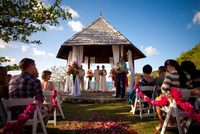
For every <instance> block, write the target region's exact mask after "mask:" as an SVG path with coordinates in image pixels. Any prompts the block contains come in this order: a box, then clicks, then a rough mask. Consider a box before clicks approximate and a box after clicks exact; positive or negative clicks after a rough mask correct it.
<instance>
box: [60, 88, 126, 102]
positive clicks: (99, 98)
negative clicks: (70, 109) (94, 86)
mask: <svg viewBox="0 0 200 134" xmlns="http://www.w3.org/2000/svg"><path fill="white" fill-rule="evenodd" d="M58 93H59V95H60V97H61V100H62V101H64V102H67V103H95V104H98V103H100V104H103V103H113V102H120V101H127V98H128V93H126V95H125V97H124V98H123V99H122V98H113V96H112V94H114V91H109V92H94V91H93V90H89V91H84V92H81V96H70V95H69V94H70V92H58Z"/></svg>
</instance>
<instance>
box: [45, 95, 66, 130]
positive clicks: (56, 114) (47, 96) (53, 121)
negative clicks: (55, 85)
mask: <svg viewBox="0 0 200 134" xmlns="http://www.w3.org/2000/svg"><path fill="white" fill-rule="evenodd" d="M43 95H44V97H46V98H51V96H52V95H53V91H43ZM56 100H57V105H58V109H59V111H60V113H58V112H57V109H55V111H54V113H53V114H52V116H53V118H54V119H53V120H49V121H48V123H54V126H56V121H57V116H60V115H61V116H62V118H63V119H65V116H64V113H63V111H62V108H61V104H62V101H61V100H60V96H59V95H58V94H57V97H56ZM44 104H48V105H52V102H49V101H48V102H45V103H44Z"/></svg>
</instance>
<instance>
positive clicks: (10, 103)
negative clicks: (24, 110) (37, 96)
mask: <svg viewBox="0 0 200 134" xmlns="http://www.w3.org/2000/svg"><path fill="white" fill-rule="evenodd" d="M1 101H2V104H3V106H4V109H5V111H6V113H7V116H8V118H11V117H9V116H11V110H10V108H11V107H14V106H27V105H28V104H29V103H31V102H33V101H34V99H33V98H20V99H5V98H2V99H1Z"/></svg>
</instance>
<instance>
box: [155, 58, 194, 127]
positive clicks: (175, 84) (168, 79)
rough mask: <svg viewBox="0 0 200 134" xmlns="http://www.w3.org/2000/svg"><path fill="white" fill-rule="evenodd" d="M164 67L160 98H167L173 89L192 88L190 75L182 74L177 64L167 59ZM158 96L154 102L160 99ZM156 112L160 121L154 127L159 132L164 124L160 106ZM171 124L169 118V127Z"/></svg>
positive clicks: (171, 121)
mask: <svg viewBox="0 0 200 134" xmlns="http://www.w3.org/2000/svg"><path fill="white" fill-rule="evenodd" d="M164 66H165V68H166V70H167V72H168V73H167V74H166V76H165V79H164V81H163V84H162V86H161V92H162V93H163V94H161V95H160V96H162V95H164V96H167V97H168V96H169V92H170V91H171V89H173V88H192V79H191V77H190V75H189V74H188V73H185V72H183V70H182V68H181V67H180V65H179V64H178V62H176V61H175V60H172V59H169V60H166V61H165V64H164ZM160 96H159V97H157V98H156V101H159V100H160V99H161V97H160ZM169 101H170V99H169ZM156 112H157V114H158V118H159V121H160V123H159V125H158V126H157V127H156V130H158V131H159V130H161V128H162V125H163V123H164V121H163V118H162V113H161V110H160V106H156ZM173 123H174V120H173V118H170V123H169V125H172V124H173Z"/></svg>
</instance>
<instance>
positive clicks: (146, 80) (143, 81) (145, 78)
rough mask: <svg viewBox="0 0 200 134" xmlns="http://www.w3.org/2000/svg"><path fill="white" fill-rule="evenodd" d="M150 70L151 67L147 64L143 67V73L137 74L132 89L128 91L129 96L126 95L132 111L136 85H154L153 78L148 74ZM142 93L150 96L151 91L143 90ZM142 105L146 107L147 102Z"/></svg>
mask: <svg viewBox="0 0 200 134" xmlns="http://www.w3.org/2000/svg"><path fill="white" fill-rule="evenodd" d="M151 72H152V67H151V66H150V65H148V64H147V65H145V66H144V67H143V73H144V74H143V75H140V76H138V77H137V79H136V80H135V84H134V87H133V91H132V92H130V93H129V97H128V102H129V104H131V111H130V112H133V107H134V104H135V98H136V92H135V90H136V85H139V87H142V86H154V85H155V81H154V79H153V78H152V77H151V76H150V74H151ZM143 93H144V94H145V95H146V96H148V97H151V96H152V92H151V91H144V92H143ZM144 107H147V103H144Z"/></svg>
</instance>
